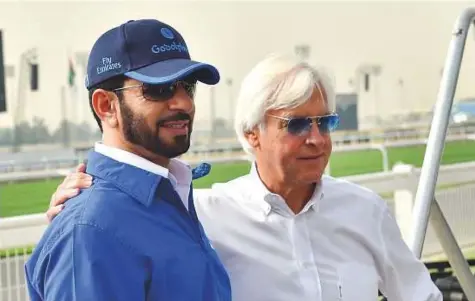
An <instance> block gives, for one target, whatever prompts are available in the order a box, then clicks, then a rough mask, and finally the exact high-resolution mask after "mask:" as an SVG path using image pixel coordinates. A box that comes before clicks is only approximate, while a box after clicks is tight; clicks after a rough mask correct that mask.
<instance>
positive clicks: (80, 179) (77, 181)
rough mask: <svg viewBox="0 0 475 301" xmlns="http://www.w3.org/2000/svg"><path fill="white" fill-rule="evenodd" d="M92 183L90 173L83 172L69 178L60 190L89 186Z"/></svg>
mask: <svg viewBox="0 0 475 301" xmlns="http://www.w3.org/2000/svg"><path fill="white" fill-rule="evenodd" d="M91 185H92V178H91V176H89V175H86V174H82V175H76V176H74V177H71V178H70V179H68V181H67V182H65V183H63V185H62V187H61V188H59V189H58V190H62V189H71V188H81V189H83V188H88V187H89V186H91Z"/></svg>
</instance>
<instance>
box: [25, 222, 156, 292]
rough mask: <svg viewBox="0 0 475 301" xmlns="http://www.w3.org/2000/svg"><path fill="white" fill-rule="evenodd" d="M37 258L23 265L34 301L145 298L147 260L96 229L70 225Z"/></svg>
mask: <svg viewBox="0 0 475 301" xmlns="http://www.w3.org/2000/svg"><path fill="white" fill-rule="evenodd" d="M46 246H47V245H45V246H43V248H44V247H46ZM40 251H41V250H40ZM33 258H34V257H33ZM37 258H38V259H37V260H36V261H35V259H32V260H33V262H29V263H28V264H27V267H26V270H27V278H28V281H29V282H30V283H28V288H29V290H30V296H31V299H32V300H34V301H36V300H46V301H82V300H90V301H96V300H97V301H99V300H100V301H104V300H116V301H121V300H124V301H125V300H127V301H129V300H146V295H147V292H146V287H147V283H148V281H149V271H148V269H147V266H148V265H147V260H146V259H145V258H144V257H141V256H139V255H138V254H137V253H136V252H134V251H133V249H132V248H131V247H129V246H127V245H125V244H124V243H122V242H120V241H119V240H118V238H116V237H115V236H114V235H113V234H112V233H108V232H105V231H104V230H102V229H100V228H98V227H95V226H92V225H75V226H74V229H73V230H72V231H70V232H69V233H67V234H65V233H63V235H62V236H61V238H59V239H58V240H57V241H56V242H53V243H52V245H51V247H50V248H49V249H48V250H43V252H41V253H40V255H39V256H38V257H37ZM29 274H30V275H29ZM28 275H29V276H28Z"/></svg>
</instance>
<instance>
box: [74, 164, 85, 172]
mask: <svg viewBox="0 0 475 301" xmlns="http://www.w3.org/2000/svg"><path fill="white" fill-rule="evenodd" d="M75 171H76V172H86V164H84V163H80V164H79V165H78V166H77V167H76V170H75Z"/></svg>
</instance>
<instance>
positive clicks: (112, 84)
mask: <svg viewBox="0 0 475 301" xmlns="http://www.w3.org/2000/svg"><path fill="white" fill-rule="evenodd" d="M126 79H127V77H125V76H124V75H118V76H114V77H111V78H109V79H107V80H105V81H103V82H101V83H99V84H97V85H95V86H92V87H91V88H90V89H89V107H90V108H91V111H92V114H93V115H94V119H96V122H97V125H98V126H99V129H100V130H101V132H102V124H101V119H100V118H99V116H97V114H96V112H95V111H94V107H93V106H92V94H94V91H96V90H97V89H102V90H106V91H111V92H113V91H114V90H115V89H118V88H122V87H123V86H124V83H125V80H126ZM115 94H117V97H118V98H119V101H120V100H121V98H122V93H121V91H116V92H115Z"/></svg>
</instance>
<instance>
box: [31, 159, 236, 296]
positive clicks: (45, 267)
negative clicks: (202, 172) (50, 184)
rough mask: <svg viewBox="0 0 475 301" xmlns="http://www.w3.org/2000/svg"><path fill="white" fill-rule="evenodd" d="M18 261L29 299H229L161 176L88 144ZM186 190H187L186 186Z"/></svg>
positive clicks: (222, 277) (190, 219)
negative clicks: (86, 177)
mask: <svg viewBox="0 0 475 301" xmlns="http://www.w3.org/2000/svg"><path fill="white" fill-rule="evenodd" d="M87 173H88V174H90V175H92V176H93V177H94V183H93V185H92V186H91V187H90V188H89V189H85V190H83V191H82V192H81V193H80V194H79V195H78V196H77V197H75V198H72V199H71V200H69V201H68V202H67V203H66V207H65V209H64V210H63V212H62V213H61V214H59V215H58V216H57V217H56V218H55V219H54V220H53V222H52V223H51V225H50V226H49V227H48V229H47V230H46V232H45V233H44V235H43V237H42V239H41V240H40V242H39V244H38V245H37V247H36V249H35V250H34V252H33V254H32V256H31V257H30V259H29V260H28V262H27V263H26V266H25V271H26V277H27V279H26V280H27V286H28V290H29V294H30V297H31V300H32V301H39V300H48V301H62V300H64V301H96V300H97V301H121V300H124V301H140V300H148V301H155V300H157V301H215V300H216V301H218V300H219V301H230V300H231V288H230V283H229V278H228V275H227V273H226V271H225V269H224V267H223V265H222V264H221V262H220V260H219V259H218V257H217V254H216V252H215V251H214V250H213V249H212V247H211V246H210V243H209V241H208V239H207V237H206V235H205V233H204V231H203V228H202V226H201V224H200V223H199V221H198V218H197V215H196V212H195V207H194V204H193V196H192V192H190V196H189V211H187V210H186V208H185V206H183V203H182V202H181V200H180V198H179V196H178V194H177V193H176V192H175V190H174V189H173V187H172V185H171V183H170V182H169V180H168V179H167V178H163V177H161V176H158V175H156V174H153V173H150V172H147V171H144V170H142V169H139V168H136V167H133V166H130V165H127V164H123V163H119V162H117V161H114V160H112V159H110V158H109V157H106V156H104V155H101V154H99V153H96V152H94V151H92V152H91V153H90V155H89V158H88V165H87ZM191 191H192V190H191Z"/></svg>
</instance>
